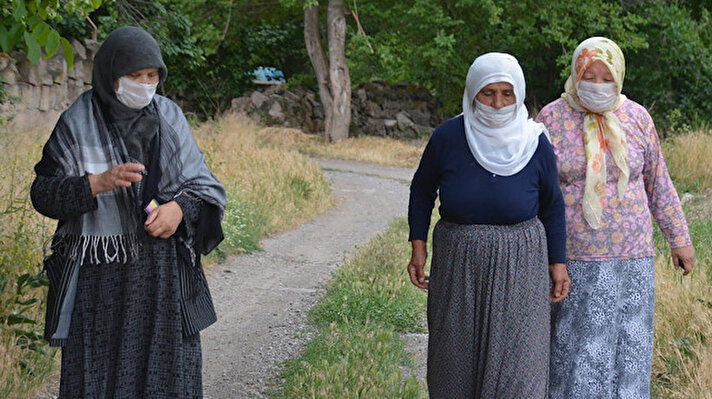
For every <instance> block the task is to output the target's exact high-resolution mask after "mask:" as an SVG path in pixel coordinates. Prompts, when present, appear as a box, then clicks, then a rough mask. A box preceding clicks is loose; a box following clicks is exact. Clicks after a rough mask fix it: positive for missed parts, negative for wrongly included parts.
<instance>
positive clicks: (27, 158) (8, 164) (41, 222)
mask: <svg viewBox="0 0 712 399" xmlns="http://www.w3.org/2000/svg"><path fill="white" fill-rule="evenodd" d="M48 133H49V132H48V130H47V129H45V130H41V129H37V130H35V131H30V132H23V133H22V134H17V133H15V132H12V134H11V132H8V131H7V130H4V129H0V153H2V154H3V162H2V164H0V181H2V182H3V183H4V184H2V185H0V288H3V287H4V289H0V317H7V316H8V315H10V314H15V313H21V314H24V315H25V316H27V317H29V318H31V319H33V320H38V321H39V320H42V319H43V316H44V314H43V306H42V305H41V302H40V304H39V306H37V305H36V306H34V307H33V308H31V309H25V308H24V307H23V306H20V305H18V304H17V302H16V301H17V300H27V299H29V298H30V297H32V296H34V297H37V298H41V299H44V295H45V294H44V290H43V289H35V290H23V293H22V295H18V294H17V289H16V280H15V278H16V276H19V275H21V274H24V273H39V272H40V270H41V266H40V262H41V259H42V244H43V242H44V241H45V240H46V239H47V238H48V237H49V234H50V231H49V230H51V229H53V227H54V224H53V223H49V224H48V222H47V221H46V220H45V219H44V218H42V217H41V216H40V215H38V214H37V213H36V212H34V210H33V209H32V206H31V204H30V200H29V183H30V182H31V181H32V179H33V178H34V171H33V166H34V164H35V163H36V162H37V161H38V160H39V158H40V155H41V151H42V146H41V143H43V142H44V141H45V139H46V138H47V136H48ZM18 330H23V331H34V332H35V333H40V334H41V332H42V327H41V324H40V325H36V326H32V325H27V324H25V325H17V324H16V325H13V326H9V325H7V324H5V323H1V324H0V397H4V398H13V397H16V398H24V397H26V396H25V393H26V392H28V391H30V390H31V389H32V387H34V386H36V385H38V384H39V383H41V382H42V380H43V379H44V378H45V377H46V375H47V374H48V373H49V372H50V371H51V369H52V368H53V366H54V363H55V360H54V358H53V357H52V356H43V355H40V354H39V353H37V352H34V351H31V350H27V349H22V348H21V347H20V346H18V345H16V341H17V337H16V336H15V335H14V334H15V332H16V331H18ZM20 364H22V365H23V366H20Z"/></svg>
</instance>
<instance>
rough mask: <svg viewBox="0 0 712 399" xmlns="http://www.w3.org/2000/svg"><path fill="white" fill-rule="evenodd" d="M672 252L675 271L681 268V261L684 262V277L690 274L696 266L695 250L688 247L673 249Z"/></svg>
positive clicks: (690, 246)
mask: <svg viewBox="0 0 712 399" xmlns="http://www.w3.org/2000/svg"><path fill="white" fill-rule="evenodd" d="M670 252H671V253H672V264H673V265H674V266H675V269H677V268H678V267H680V261H682V275H683V276H687V275H688V274H690V272H691V271H692V268H693V267H694V266H695V248H693V247H692V245H688V246H686V247H682V248H673V249H671V250H670Z"/></svg>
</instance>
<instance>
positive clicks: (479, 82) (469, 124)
mask: <svg viewBox="0 0 712 399" xmlns="http://www.w3.org/2000/svg"><path fill="white" fill-rule="evenodd" d="M496 82H506V83H509V84H511V85H512V87H513V88H514V95H515V96H516V103H515V105H516V111H515V112H516V118H515V119H514V120H512V121H511V122H509V123H508V124H506V125H504V126H502V127H499V128H490V127H487V126H485V125H484V124H483V123H482V122H480V121H479V120H478V119H477V118H475V115H474V107H473V105H472V103H473V102H474V99H475V96H476V95H477V93H479V92H480V90H482V88H483V87H485V86H487V85H488V84H490V83H496ZM525 93H526V84H525V82H524V72H522V68H521V67H520V66H519V62H517V59H516V58H514V57H513V56H511V55H509V54H505V53H487V54H483V55H481V56H479V57H477V58H476V59H475V61H474V62H473V63H472V65H471V66H470V70H469V72H468V73H467V81H466V84H465V94H464V95H463V96H462V113H463V116H464V118H465V136H466V138H467V144H468V145H469V147H470V151H472V155H473V156H474V157H475V159H476V160H477V162H479V163H480V165H482V167H483V168H485V169H486V170H488V171H489V172H492V173H495V174H497V175H500V176H511V175H514V174H516V173H517V172H519V171H520V170H522V169H523V168H524V167H525V166H526V165H527V164H528V163H529V160H530V159H531V158H532V156H533V155H534V152H535V151H536V149H537V147H538V144H539V134H541V133H542V132H544V133H546V135H547V137H549V133H548V131H547V130H546V128H545V127H544V125H543V124H541V123H536V122H534V121H533V120H532V119H529V112H528V111H527V108H526V106H525V105H524V97H525Z"/></svg>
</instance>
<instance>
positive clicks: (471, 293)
mask: <svg viewBox="0 0 712 399" xmlns="http://www.w3.org/2000/svg"><path fill="white" fill-rule="evenodd" d="M548 270H549V268H548V261H547V246H546V236H545V232H544V227H543V225H542V224H541V222H540V221H539V219H537V218H534V219H531V220H528V221H525V222H522V223H518V224H515V225H509V226H495V225H458V224H454V223H448V222H444V221H442V220H441V221H439V222H438V223H437V225H436V226H435V230H434V234H433V261H432V266H431V270H430V286H429V289H428V330H429V338H428V372H427V381H428V390H429V393H430V397H431V398H508V399H509V398H545V397H546V396H547V390H548V385H549V339H550V337H549V331H550V327H549V320H550V316H549V315H550V306H549V273H548Z"/></svg>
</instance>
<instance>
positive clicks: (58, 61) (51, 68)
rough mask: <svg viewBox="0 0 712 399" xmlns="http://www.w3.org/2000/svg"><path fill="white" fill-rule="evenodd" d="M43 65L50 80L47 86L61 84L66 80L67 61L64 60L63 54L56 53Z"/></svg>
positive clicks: (60, 52)
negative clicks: (45, 66)
mask: <svg viewBox="0 0 712 399" xmlns="http://www.w3.org/2000/svg"><path fill="white" fill-rule="evenodd" d="M45 63H46V65H47V74H48V75H49V76H50V78H51V79H52V82H50V83H49V84H53V83H55V84H62V83H64V82H65V81H66V80H67V61H66V60H65V59H64V52H62V51H58V52H57V54H55V55H53V56H52V57H51V58H50V59H48V60H47V61H45ZM43 83H44V82H43Z"/></svg>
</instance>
